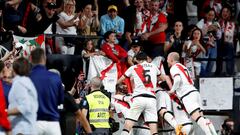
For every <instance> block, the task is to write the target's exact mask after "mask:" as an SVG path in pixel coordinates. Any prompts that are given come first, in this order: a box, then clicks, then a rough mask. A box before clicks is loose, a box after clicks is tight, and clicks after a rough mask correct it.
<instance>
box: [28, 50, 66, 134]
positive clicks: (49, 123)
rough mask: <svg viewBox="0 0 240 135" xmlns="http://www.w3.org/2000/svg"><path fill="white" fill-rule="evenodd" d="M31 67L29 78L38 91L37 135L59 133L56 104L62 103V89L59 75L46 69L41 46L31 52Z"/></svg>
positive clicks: (44, 56)
mask: <svg viewBox="0 0 240 135" xmlns="http://www.w3.org/2000/svg"><path fill="white" fill-rule="evenodd" d="M31 60H32V64H33V68H32V71H31V74H30V78H31V80H32V81H33V83H34V85H35V87H36V89H37V93H38V102H39V108H38V115H37V116H38V117H37V131H38V135H43V134H54V135H60V134H61V129H60V125H59V111H58V108H57V107H58V105H60V104H62V103H63V99H64V91H63V87H62V81H61V78H60V77H59V75H57V74H55V73H52V72H49V71H47V69H46V67H45V65H46V55H45V52H44V50H43V49H42V48H36V49H34V50H33V51H32V52H31Z"/></svg>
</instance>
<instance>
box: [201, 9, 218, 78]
mask: <svg viewBox="0 0 240 135" xmlns="http://www.w3.org/2000/svg"><path fill="white" fill-rule="evenodd" d="M197 27H198V28H199V29H201V30H202V33H203V39H204V43H205V44H206V51H207V54H206V55H205V57H204V58H213V59H216V58H217V41H216V40H218V39H220V38H221V34H218V33H221V32H220V25H219V23H218V22H217V21H216V13H215V11H214V9H213V8H209V9H208V10H207V12H206V17H205V18H204V19H201V20H200V21H199V22H198V23H197ZM214 63H215V62H214V61H201V75H202V76H205V75H209V74H210V73H211V71H212V68H213V66H214Z"/></svg>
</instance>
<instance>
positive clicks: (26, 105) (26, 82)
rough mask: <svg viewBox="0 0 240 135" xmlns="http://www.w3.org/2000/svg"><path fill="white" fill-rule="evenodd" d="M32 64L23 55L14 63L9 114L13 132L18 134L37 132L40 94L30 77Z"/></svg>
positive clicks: (15, 134)
mask: <svg viewBox="0 0 240 135" xmlns="http://www.w3.org/2000/svg"><path fill="white" fill-rule="evenodd" d="M30 68H31V65H30V63H28V60H27V59H25V58H23V57H21V58H18V59H17V60H15V61H14V63H13V75H14V78H13V84H12V87H11V89H10V92H9V97H8V101H9V106H8V111H7V112H8V115H9V119H10V120H11V124H12V127H13V129H12V132H13V134H14V135H17V134H37V129H36V123H37V110H38V100H37V99H38V95H37V91H36V88H35V86H34V84H33V82H32V81H31V80H30V78H29V77H28V75H29V72H30Z"/></svg>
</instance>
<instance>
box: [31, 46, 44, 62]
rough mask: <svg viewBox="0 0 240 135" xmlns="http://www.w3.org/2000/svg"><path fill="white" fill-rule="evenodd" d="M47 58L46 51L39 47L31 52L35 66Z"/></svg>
mask: <svg viewBox="0 0 240 135" xmlns="http://www.w3.org/2000/svg"><path fill="white" fill-rule="evenodd" d="M43 57H45V51H44V50H43V49H42V48H40V47H38V48H35V49H34V50H32V51H31V60H32V63H33V64H39V63H40V62H41V60H42V59H43Z"/></svg>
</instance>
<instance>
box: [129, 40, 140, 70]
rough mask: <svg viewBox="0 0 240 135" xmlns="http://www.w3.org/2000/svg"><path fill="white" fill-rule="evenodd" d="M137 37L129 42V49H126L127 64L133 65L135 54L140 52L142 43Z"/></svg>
mask: <svg viewBox="0 0 240 135" xmlns="http://www.w3.org/2000/svg"><path fill="white" fill-rule="evenodd" d="M141 44H142V43H141V41H140V40H139V39H133V40H132V43H131V49H130V50H129V51H128V58H127V59H128V65H129V66H133V65H135V64H136V63H137V61H136V55H137V54H138V53H140V52H142V45H141Z"/></svg>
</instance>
